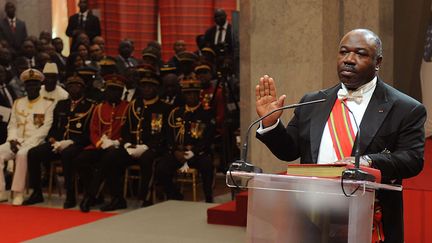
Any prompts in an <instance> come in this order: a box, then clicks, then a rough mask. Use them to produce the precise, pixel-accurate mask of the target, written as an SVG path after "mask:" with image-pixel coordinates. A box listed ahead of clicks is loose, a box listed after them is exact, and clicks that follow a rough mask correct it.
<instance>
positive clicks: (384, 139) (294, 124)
mask: <svg viewBox="0 0 432 243" xmlns="http://www.w3.org/2000/svg"><path fill="white" fill-rule="evenodd" d="M340 87H341V85H340V84H338V85H336V86H334V87H332V88H330V89H326V90H321V91H318V92H315V93H310V94H306V95H305V96H304V97H303V98H302V100H301V102H306V101H311V100H316V99H326V101H325V102H323V103H318V104H315V105H309V106H303V107H299V108H297V109H296V110H295V111H294V117H293V118H292V119H291V121H290V122H289V124H288V126H287V127H284V126H283V125H282V124H281V123H279V125H278V126H277V127H276V128H275V129H273V130H271V131H268V132H267V133H265V134H263V135H260V134H257V138H258V139H260V140H261V141H262V142H264V143H265V144H266V145H267V147H268V148H269V149H270V150H271V151H272V153H273V154H275V155H276V156H277V157H278V158H279V159H281V160H286V161H292V160H295V159H297V158H299V157H300V160H301V163H316V162H317V159H318V152H319V146H320V143H321V137H322V134H323V131H324V127H325V124H326V122H327V119H328V117H329V114H330V111H331V109H332V107H333V104H334V102H335V100H336V98H337V91H338V90H339V89H340ZM425 120H426V110H425V107H424V106H423V105H422V104H420V103H419V102H418V101H416V100H414V99H412V98H411V97H409V96H407V95H405V94H403V93H401V92H399V91H398V90H396V89H394V88H392V87H390V86H389V85H387V84H385V83H384V82H383V81H382V80H380V79H378V81H377V85H376V88H375V91H374V93H373V95H372V98H371V100H370V102H369V105H368V107H367V108H366V111H365V114H364V116H363V119H362V122H361V124H360V131H361V138H360V154H361V155H369V157H370V158H371V159H372V161H373V163H372V166H373V167H374V168H377V169H379V170H380V171H381V174H382V183H396V184H402V179H404V178H409V177H412V176H415V175H417V174H418V173H420V171H421V170H422V169H423V152H424V141H425V138H424V136H425V135H424V128H423V125H424V122H425ZM287 146H288V147H287ZM352 151H353V153H354V151H355V148H353V150H352ZM385 151H390V153H388V152H385ZM377 197H378V199H379V201H380V204H381V206H382V213H383V228H384V235H385V239H386V241H385V242H403V239H404V238H403V204H402V193H401V192H396V191H386V190H382V191H378V192H377Z"/></svg>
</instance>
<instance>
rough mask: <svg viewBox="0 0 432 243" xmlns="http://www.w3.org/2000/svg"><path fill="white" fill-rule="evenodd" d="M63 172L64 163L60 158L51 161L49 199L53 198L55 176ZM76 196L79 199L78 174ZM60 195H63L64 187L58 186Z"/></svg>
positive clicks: (75, 181) (76, 177) (76, 176)
mask: <svg viewBox="0 0 432 243" xmlns="http://www.w3.org/2000/svg"><path fill="white" fill-rule="evenodd" d="M62 172H63V165H62V163H61V161H60V160H54V161H51V163H50V172H49V181H48V199H51V195H52V192H53V180H54V177H55V176H56V175H58V174H60V173H62ZM74 183H75V197H76V198H77V199H78V174H75V180H74ZM57 189H58V193H59V196H60V197H61V196H62V187H61V186H57Z"/></svg>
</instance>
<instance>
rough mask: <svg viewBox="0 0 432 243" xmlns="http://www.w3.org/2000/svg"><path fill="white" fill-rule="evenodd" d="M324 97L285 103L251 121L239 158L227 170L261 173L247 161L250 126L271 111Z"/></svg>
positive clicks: (289, 107) (260, 170)
mask: <svg viewBox="0 0 432 243" xmlns="http://www.w3.org/2000/svg"><path fill="white" fill-rule="evenodd" d="M325 100H326V99H320V100H313V101H308V102H303V103H298V104H292V105H286V106H282V107H279V108H277V109H275V110H273V111H271V112H269V113H267V114H265V115H264V116H262V117H260V118H258V119H257V120H255V121H254V122H252V123H251V124H250V125H249V127H248V129H247V131H246V136H245V140H244V143H243V146H242V151H241V156H240V159H239V160H236V161H235V162H233V163H232V164H231V166H230V169H229V171H231V170H238V171H245V172H255V173H262V169H261V168H259V167H257V166H254V165H253V164H251V163H249V162H248V161H247V154H248V145H249V135H250V131H251V129H252V127H253V126H254V125H255V124H257V123H258V122H260V121H262V120H263V119H265V118H266V117H268V116H270V115H272V114H273V113H275V112H277V111H281V110H286V109H292V108H296V107H299V106H303V105H311V104H315V103H320V102H324V101H325Z"/></svg>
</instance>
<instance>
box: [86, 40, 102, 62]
mask: <svg viewBox="0 0 432 243" xmlns="http://www.w3.org/2000/svg"><path fill="white" fill-rule="evenodd" d="M89 51H90V58H91V59H92V60H93V61H100V60H101V59H102V57H103V53H102V49H101V48H100V46H99V45H98V44H93V45H91V46H90V50H89Z"/></svg>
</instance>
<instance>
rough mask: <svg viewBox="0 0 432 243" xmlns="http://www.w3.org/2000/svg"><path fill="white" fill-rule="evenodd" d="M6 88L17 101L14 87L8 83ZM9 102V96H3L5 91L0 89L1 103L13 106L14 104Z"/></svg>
mask: <svg viewBox="0 0 432 243" xmlns="http://www.w3.org/2000/svg"><path fill="white" fill-rule="evenodd" d="M0 89H1V88H0ZM6 89H7V90H8V91H9V94H10V95H11V96H12V100H13V101H15V99H16V95H15V92H14V91H13V89H12V87H10V86H9V85H6ZM8 103H9V102H8V100H7V97H5V96H3V92H1V91H0V105H1V106H6V107H10V108H12V105H13V104H10V105H9V104H8Z"/></svg>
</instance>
